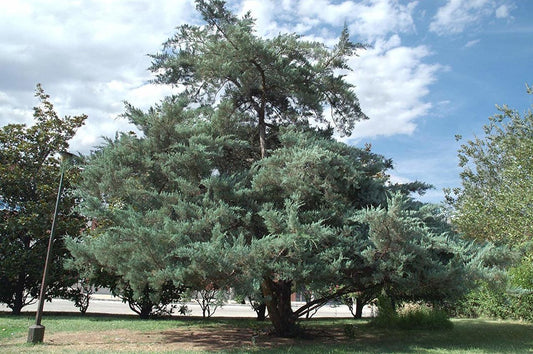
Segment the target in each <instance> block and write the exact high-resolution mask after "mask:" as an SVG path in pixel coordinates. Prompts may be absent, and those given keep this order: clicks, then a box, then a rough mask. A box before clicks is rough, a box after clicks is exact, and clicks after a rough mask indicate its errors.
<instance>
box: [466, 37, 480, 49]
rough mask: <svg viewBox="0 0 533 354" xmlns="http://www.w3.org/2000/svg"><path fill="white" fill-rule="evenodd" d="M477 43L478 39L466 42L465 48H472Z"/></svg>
mask: <svg viewBox="0 0 533 354" xmlns="http://www.w3.org/2000/svg"><path fill="white" fill-rule="evenodd" d="M479 42H480V40H479V39H474V40H471V41H468V42H467V43H466V44H465V48H470V47H473V46H475V45H476V44H478V43H479Z"/></svg>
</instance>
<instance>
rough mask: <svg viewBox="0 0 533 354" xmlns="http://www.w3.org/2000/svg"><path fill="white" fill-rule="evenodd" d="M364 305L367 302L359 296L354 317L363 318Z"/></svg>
mask: <svg viewBox="0 0 533 354" xmlns="http://www.w3.org/2000/svg"><path fill="white" fill-rule="evenodd" d="M363 306H365V303H364V302H363V300H362V299H360V298H357V299H355V314H354V318H362V317H363Z"/></svg>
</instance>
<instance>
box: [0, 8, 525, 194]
mask: <svg viewBox="0 0 533 354" xmlns="http://www.w3.org/2000/svg"><path fill="white" fill-rule="evenodd" d="M228 6H229V7H230V8H231V9H232V10H233V11H235V12H236V13H239V14H243V13H244V12H245V11H251V12H252V15H253V16H254V17H255V18H256V19H257V32H258V34H259V35H262V36H266V37H269V36H274V35H276V34H278V33H279V32H297V33H299V34H301V35H302V36H303V37H304V38H306V39H313V40H319V41H323V42H324V43H326V44H328V45H332V44H333V43H335V41H336V39H337V38H338V35H339V34H340V31H341V29H342V26H343V25H344V23H346V24H347V25H348V27H349V30H350V33H351V37H352V39H353V40H354V41H356V42H363V43H367V44H369V47H368V49H367V50H365V51H363V52H361V53H359V57H354V58H352V59H350V65H351V67H352V68H353V71H352V72H350V73H349V74H348V75H347V77H346V78H347V80H349V81H350V82H352V83H354V84H355V85H356V93H357V94H358V96H359V99H360V101H361V106H362V108H363V110H364V111H365V112H366V113H367V115H368V116H369V117H370V120H369V121H366V122H364V123H361V124H358V125H356V128H355V131H354V134H353V135H352V136H351V137H349V138H345V139H344V141H346V142H347V143H349V144H354V145H357V146H363V145H364V144H365V143H371V144H372V146H373V149H374V151H376V152H378V153H381V154H383V155H385V156H387V157H390V158H392V159H393V161H394V164H395V169H394V170H393V171H391V175H392V178H393V179H394V180H395V181H413V180H420V181H424V182H427V183H431V184H433V185H434V186H435V187H436V189H435V190H433V191H430V192H428V193H427V194H426V195H425V196H424V197H422V200H424V201H430V202H440V201H442V199H443V192H442V188H445V187H457V186H459V184H460V180H459V172H460V171H459V169H458V168H457V158H456V151H457V149H458V147H459V144H460V143H458V142H456V141H455V135H456V134H460V135H462V136H463V138H464V139H469V138H472V137H473V136H474V135H481V134H482V126H483V124H485V123H486V122H487V118H488V117H489V116H491V115H493V114H495V113H496V112H497V111H496V108H495V104H508V105H509V106H510V107H513V108H516V109H517V110H518V111H520V112H524V111H525V110H526V109H528V108H529V107H530V106H531V105H532V104H533V99H532V97H531V96H528V95H526V93H525V91H526V90H525V84H526V82H527V83H530V84H533V65H532V64H531V63H532V62H533V60H532V58H533V21H531V18H532V16H533V1H529V0H521V1H519V0H439V1H422V0H420V1H395V0H362V1H356V0H353V1H348V0H347V1H334V0H272V1H268V0H230V1H228ZM183 23H192V24H201V19H200V18H199V16H198V14H197V13H196V11H195V10H194V3H193V1H192V0H181V1H175V0H174V1H171V0H153V1H140V0H139V1H134V0H129V1H125V0H123V1H105V0H100V1H98V0H92V1H89V0H79V1H71V0H55V1H52V0H50V1H31V0H20V1H17V0H11V1H9V2H2V3H1V4H0V41H1V43H2V45H1V46H0V125H4V124H8V123H14V122H18V123H28V124H31V120H32V119H31V117H32V107H33V106H34V105H35V104H36V101H35V98H34V97H33V93H34V89H35V85H36V84H37V83H41V84H42V85H43V87H44V89H45V90H46V91H47V92H48V93H49V94H50V95H51V96H52V101H53V102H54V104H55V107H56V110H57V111H58V113H59V114H60V115H72V114H81V113H86V114H88V115H89V118H88V121H87V123H86V125H85V126H84V127H83V128H82V129H81V130H80V131H79V133H78V134H77V136H76V137H75V138H74V140H73V141H72V144H71V150H72V151H79V152H82V153H87V152H89V151H90V150H91V149H92V148H94V147H95V146H96V145H98V144H99V143H101V142H102V140H101V137H102V136H113V135H114V134H115V132H116V131H117V130H130V129H131V127H129V126H128V124H127V122H125V121H124V120H121V119H120V118H118V116H119V115H120V113H121V112H122V111H123V101H124V100H127V101H129V102H130V103H132V104H134V105H135V106H138V107H141V108H148V107H149V106H150V105H152V104H154V103H156V102H157V101H158V100H159V99H161V98H162V97H164V95H166V94H169V93H170V92H172V89H171V88H169V87H165V86H154V85H150V84H148V81H149V80H150V73H149V72H148V71H147V70H146V68H147V67H148V66H149V65H150V59H149V58H148V57H147V56H146V54H150V53H155V52H157V51H158V50H159V49H160V48H161V43H162V42H163V41H165V40H166V39H167V38H168V37H169V36H171V35H172V34H173V32H174V28H175V27H176V26H178V25H181V24H183Z"/></svg>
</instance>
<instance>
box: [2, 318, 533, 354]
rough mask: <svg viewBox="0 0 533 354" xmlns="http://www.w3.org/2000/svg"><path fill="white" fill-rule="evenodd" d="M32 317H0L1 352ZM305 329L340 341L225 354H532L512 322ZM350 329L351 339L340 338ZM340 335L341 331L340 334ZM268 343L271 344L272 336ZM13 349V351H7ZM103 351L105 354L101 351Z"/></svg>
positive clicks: (135, 324)
mask: <svg viewBox="0 0 533 354" xmlns="http://www.w3.org/2000/svg"><path fill="white" fill-rule="evenodd" d="M31 324H33V317H32V316H27V315H23V316H20V317H15V316H11V315H8V314H1V315H0V352H2V341H3V340H7V339H16V340H19V339H20V343H21V344H20V348H21V349H23V348H25V346H27V344H25V343H24V342H25V339H26V336H27V332H28V327H29V326H30V325H31ZM43 324H44V325H45V326H46V328H47V329H46V331H47V333H54V332H79V331H88V332H93V331H107V330H115V329H127V330H132V331H140V332H150V331H164V330H169V329H174V328H178V327H180V328H184V327H185V328H189V329H194V328H217V327H226V328H227V327H228V326H229V327H233V328H256V329H266V328H268V327H269V323H268V322H266V323H259V322H257V321H255V320H253V319H221V318H213V319H210V320H201V319H196V318H179V319H176V318H172V319H157V320H140V319H137V318H135V317H131V316H116V315H114V316H94V315H87V316H79V315H45V317H44V318H43ZM301 324H302V326H303V328H304V330H305V329H308V330H309V332H313V333H319V334H320V333H321V332H323V333H332V332H335V333H338V334H340V338H341V340H340V341H334V342H332V341H327V342H324V343H322V342H321V340H320V338H317V337H313V336H311V337H310V338H302V339H297V340H295V341H293V342H292V343H290V344H286V343H285V344H280V346H277V347H274V348H265V347H256V348H253V347H251V348H250V347H247V348H242V349H238V348H233V349H231V348H228V350H227V352H232V353H233V352H235V353H237V352H262V353H263V352H266V353H287V352H290V353H533V324H531V323H524V322H517V321H493V320H485V319H455V320H453V324H454V326H453V328H452V329H449V330H437V331H436V330H398V329H396V330H390V329H389V330H388V329H381V328H375V327H372V326H369V325H368V323H367V321H356V320H352V319H311V320H304V321H302V322H301ZM347 326H349V327H350V330H351V331H350V336H346V335H342V334H343V329H346V327H347ZM344 332H345V331H344ZM272 341H273V342H275V341H276V339H275V338H274V337H272ZM10 348H11V349H13V347H10ZM102 352H104V351H102Z"/></svg>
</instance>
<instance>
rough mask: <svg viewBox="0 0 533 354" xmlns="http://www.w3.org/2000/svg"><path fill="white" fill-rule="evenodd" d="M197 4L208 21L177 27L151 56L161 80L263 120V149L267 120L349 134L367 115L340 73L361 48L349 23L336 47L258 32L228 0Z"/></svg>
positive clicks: (259, 125)
mask: <svg viewBox="0 0 533 354" xmlns="http://www.w3.org/2000/svg"><path fill="white" fill-rule="evenodd" d="M196 7H197V9H198V11H199V12H200V13H201V14H202V16H203V18H204V20H205V22H206V24H205V25H203V26H191V25H183V26H180V27H178V29H177V33H176V34H175V35H174V37H172V38H170V39H169V40H168V41H167V42H166V43H165V44H164V48H163V51H162V52H161V53H159V54H156V55H153V56H152V57H153V65H152V68H151V70H152V71H154V72H156V73H157V79H156V82H158V83H170V84H174V85H183V86H185V88H186V93H187V94H188V95H189V96H190V98H191V99H193V100H195V101H198V102H200V103H202V104H207V105H213V104H215V103H216V102H220V104H223V105H228V104H229V108H228V112H227V114H232V112H241V113H245V115H243V116H242V117H243V118H244V119H247V120H249V121H250V122H252V123H253V124H254V125H255V126H256V127H257V135H258V141H259V148H260V156H261V157H265V156H266V154H267V148H268V143H267V141H268V131H269V128H270V129H274V131H275V127H276V126H277V125H279V124H283V123H295V122H298V121H308V120H309V119H313V120H315V121H317V122H326V121H327V122H329V123H330V124H333V126H334V127H335V128H336V129H338V131H339V132H341V133H343V134H349V133H350V132H351V131H352V129H353V126H354V122H356V121H358V120H361V119H365V118H366V116H365V115H364V114H363V112H362V111H361V108H360V106H359V101H358V99H357V96H356V94H355V92H354V90H353V86H352V85H351V84H349V83H348V82H346V81H345V80H344V77H343V75H342V74H339V71H342V70H349V69H350V68H349V67H348V66H347V64H346V61H347V59H348V58H349V57H350V56H352V55H354V54H355V52H356V49H360V48H363V46H362V45H361V44H354V43H352V42H351V41H350V39H349V35H348V31H347V29H346V28H345V29H344V30H343V32H342V34H341V36H340V39H339V42H338V44H337V45H336V46H335V47H334V48H331V49H330V48H327V47H326V46H325V45H324V44H322V43H318V42H309V41H304V40H302V39H301V38H300V37H299V36H298V35H296V34H279V35H278V36H276V37H274V38H271V39H264V38H261V37H258V36H257V35H256V34H255V30H254V20H253V19H252V18H251V17H250V14H246V15H245V16H244V17H242V18H238V17H237V16H235V15H234V14H232V13H231V12H230V11H228V10H227V9H226V6H225V2H224V1H220V0H208V1H205V0H197V1H196ZM326 105H327V106H328V107H329V108H330V109H331V120H329V121H328V120H327V119H326V116H325V112H324V107H325V106H326Z"/></svg>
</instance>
